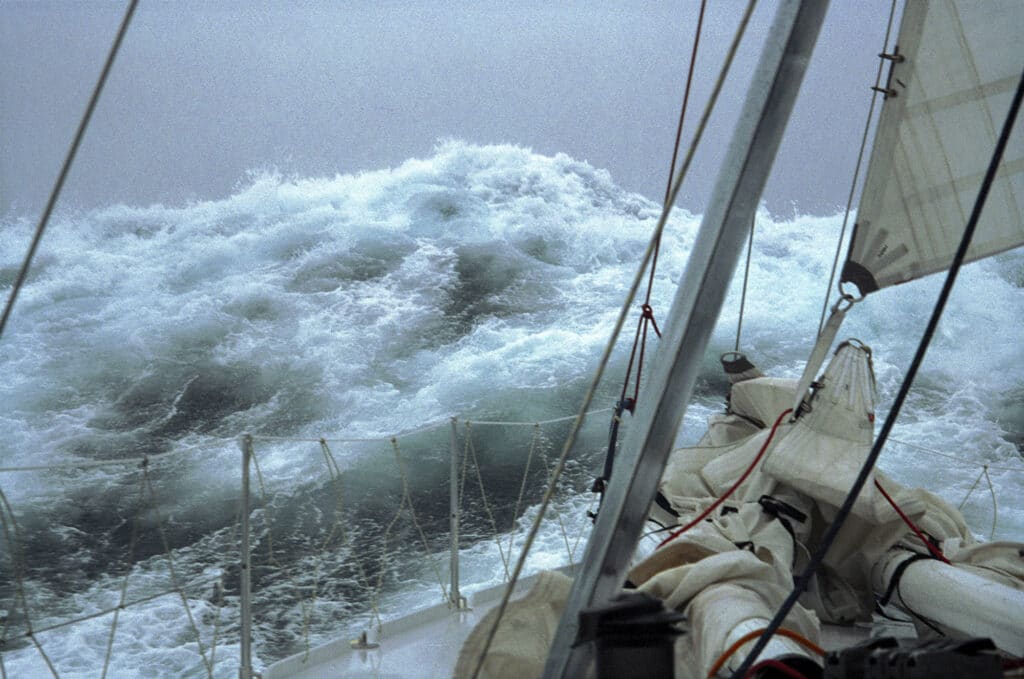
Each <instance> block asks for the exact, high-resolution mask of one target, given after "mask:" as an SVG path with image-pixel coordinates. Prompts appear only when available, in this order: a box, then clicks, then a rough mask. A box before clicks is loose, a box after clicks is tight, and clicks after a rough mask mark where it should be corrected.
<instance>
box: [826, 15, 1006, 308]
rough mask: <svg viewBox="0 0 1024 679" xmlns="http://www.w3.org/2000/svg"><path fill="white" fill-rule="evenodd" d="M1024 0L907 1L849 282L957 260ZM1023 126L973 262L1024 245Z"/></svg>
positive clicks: (996, 121)
mask: <svg viewBox="0 0 1024 679" xmlns="http://www.w3.org/2000/svg"><path fill="white" fill-rule="evenodd" d="M1021 35H1024V3H1021V2H1020V1H1019V0H992V1H991V2H984V3H979V2H972V1H970V0H935V1H934V2H926V1H924V0H908V2H907V8H906V12H905V13H904V16H903V22H902V25H901V28H900V35H899V40H898V43H897V48H896V50H895V52H896V54H895V55H894V56H893V57H891V58H892V60H893V65H892V72H891V74H890V77H889V80H888V83H887V85H886V88H885V90H886V91H887V92H888V94H887V99H886V102H885V106H884V108H883V111H882V116H881V118H880V120H879V123H878V132H877V135H876V140H875V146H874V150H873V151H872V156H871V160H870V163H869V166H868V173H867V177H866V179H865V183H864V192H863V195H862V197H861V202H860V206H859V208H858V210H857V225H856V227H855V231H854V235H853V239H852V242H851V244H850V251H849V255H848V257H847V261H846V264H845V266H844V269H843V275H842V280H843V281H845V282H850V283H853V284H854V285H856V286H857V287H858V288H859V289H860V292H861V294H867V293H869V292H872V291H874V290H877V289H880V288H884V287H887V286H891V285H896V284H898V283H903V282H906V281H909V280H912V279H914V278H919V277H921V276H924V275H927V274H930V273H933V272H936V271H941V270H944V269H945V268H947V267H948V266H949V263H950V262H951V261H952V259H953V254H954V253H955V252H956V249H957V246H958V244H959V242H960V238H961V235H962V233H963V229H964V224H966V223H967V219H968V216H969V214H970V210H971V207H972V205H973V204H974V200H975V198H976V197H977V194H978V189H979V186H980V184H981V180H982V177H983V176H984V174H985V169H986V167H987V166H988V163H989V160H990V157H991V154H992V149H993V148H994V147H995V142H996V138H997V137H998V135H999V129H1000V127H1001V126H1002V123H1003V120H1004V118H1005V117H1006V112H1007V109H1008V108H1009V104H1010V100H1011V98H1012V96H1013V91H1014V88H1015V85H1016V83H1017V80H1018V79H1019V77H1020V74H1021V70H1022V69H1024V51H1022V50H1021V49H1020V44H1019V41H1020V36H1021ZM1022 213H1024V132H1022V131H1021V130H1020V129H1018V130H1017V131H1016V132H1015V133H1014V134H1013V135H1012V136H1011V138H1010V143H1009V145H1008V147H1007V149H1006V151H1005V153H1004V156H1003V160H1002V163H1001V165H1000V168H999V171H998V173H997V175H996V179H995V183H994V184H993V186H992V190H991V193H990V194H989V198H988V201H987V203H986V205H985V211H984V212H983V213H982V217H981V221H980V223H979V225H978V231H977V233H976V234H975V237H974V239H973V241H972V245H971V248H970V250H969V251H968V254H967V261H973V260H977V259H981V258H983V257H987V256H990V255H993V254H996V253H999V252H1003V251H1005V250H1009V249H1011V248H1014V247H1017V246H1019V245H1021V244H1024V219H1022Z"/></svg>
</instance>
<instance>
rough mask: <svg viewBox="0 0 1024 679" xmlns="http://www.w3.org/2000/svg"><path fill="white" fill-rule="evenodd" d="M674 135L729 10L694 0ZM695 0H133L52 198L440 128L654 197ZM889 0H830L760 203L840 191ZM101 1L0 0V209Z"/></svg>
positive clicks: (80, 52)
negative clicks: (105, 78)
mask: <svg viewBox="0 0 1024 679" xmlns="http://www.w3.org/2000/svg"><path fill="white" fill-rule="evenodd" d="M709 4H711V5H712V7H711V8H710V9H709V11H708V14H707V16H706V18H705V31H704V35H703V38H702V43H701V52H700V54H699V55H698V63H697V81H696V85H695V89H694V92H693V94H692V95H691V96H692V98H691V109H690V113H689V116H688V121H689V124H688V125H687V134H686V136H685V137H684V140H685V139H686V138H688V136H689V133H691V132H692V130H693V128H694V126H695V123H696V120H697V119H698V117H699V113H700V110H701V108H702V107H703V105H704V103H705V101H706V99H707V96H708V93H709V92H710V89H711V85H712V82H713V79H714V76H715V74H716V73H717V70H718V67H719V65H720V64H721V62H722V59H723V56H724V53H725V49H726V47H727V45H728V43H729V41H730V39H731V36H732V33H733V31H734V30H735V27H736V25H737V23H738V20H739V17H740V15H741V13H742V10H743V6H744V3H741V2H737V1H733V0H712V2H710V3H709ZM775 6H776V3H774V2H768V1H765V2H762V3H760V6H759V7H758V9H757V11H756V13H755V16H754V19H753V21H752V25H751V28H750V31H749V34H748V38H747V40H746V43H745V45H744V48H743V51H742V53H741V54H740V56H739V59H738V62H737V63H736V65H735V66H734V74H733V76H731V77H730V81H729V85H728V86H727V89H726V91H725V93H724V95H723V99H722V101H721V104H720V113H721V114H722V115H721V116H719V117H718V119H717V121H716V123H715V124H714V126H713V128H712V129H711V130H710V133H709V135H708V136H707V137H706V142H705V143H704V145H703V147H702V148H703V152H702V153H701V154H700V156H698V159H697V162H696V164H695V170H694V172H693V174H692V177H691V181H690V182H689V183H688V184H687V185H686V187H685V188H684V196H683V198H682V199H681V202H682V204H683V205H685V206H687V207H690V208H691V209H695V210H699V209H701V208H702V207H703V201H704V199H705V196H706V194H707V193H708V191H709V190H710V186H711V184H712V183H713V180H714V176H715V174H716V173H717V162H716V161H717V160H718V159H719V158H720V157H721V154H722V152H723V151H724V148H725V145H726V144H727V141H728V135H729V133H730V132H731V129H732V125H733V122H734V120H735V115H736V113H737V109H738V107H739V103H740V101H741V100H742V96H743V91H744V89H745V87H746V84H747V82H748V81H749V77H750V76H749V74H750V72H751V70H752V67H753V63H754V60H755V58H756V55H757V53H758V51H759V49H760V43H761V41H762V40H763V38H764V35H765V31H766V30H767V27H768V25H769V23H770V21H771V18H772V16H773V15H774V11H775ZM698 8H699V2H698V1H697V0H677V1H676V2H643V3H626V2H609V1H607V0H598V1H596V2H578V1H570V2H562V3H547V2H535V1H533V0H526V1H521V2H488V3H456V2H447V1H445V2H413V1H411V0H410V1H409V2H397V1H394V2H387V1H385V2H348V3H340V2H338V3H320V4H313V3H301V4H299V3H297V4H294V5H292V4H282V3H277V4H260V5H255V6H253V5H251V4H249V3H218V4H215V5H213V6H211V5H208V4H202V3H184V4H182V3H173V4H172V3H154V2H143V3H142V5H141V6H140V8H139V10H138V12H137V14H136V16H135V20H134V22H133V24H132V27H131V29H130V31H129V33H128V36H127V38H126V41H125V44H124V46H123V48H122V52H121V55H120V57H119V60H118V62H117V64H116V65H115V69H114V72H113V73H112V75H111V80H110V82H109V84H108V88H107V91H106V92H105V94H104V97H103V99H102V101H101V103H100V106H99V108H98V110H97V112H96V115H95V117H94V120H93V125H92V127H91V128H90V130H89V133H88V135H87V137H86V140H85V142H84V144H83V146H82V149H81V152H80V154H79V157H78V161H77V163H76V165H75V168H74V170H73V173H72V176H71V178H70V179H69V182H68V185H67V188H66V190H65V194H64V199H63V201H62V206H63V207H66V208H91V207H97V206H102V205H108V204H111V203H115V202H125V203H130V204H148V203H152V202H164V203H168V204H180V203H182V202H185V201H188V200H195V199H208V198H219V197H223V196H226V195H228V194H230V193H231V191H232V190H233V187H235V186H236V185H237V184H238V182H239V181H244V178H245V176H246V172H247V171H249V170H261V169H270V168H276V169H278V170H280V171H282V172H283V173H285V174H296V175H299V176H316V175H333V174H335V173H336V172H341V173H346V172H356V171H359V170H368V169H378V168H382V167H388V166H394V165H396V164H398V163H401V162H402V161H403V160H405V159H407V158H410V157H414V156H420V157H422V156H425V155H428V154H429V153H430V152H431V149H432V148H433V147H434V145H435V143H436V142H437V141H438V140H440V139H444V138H449V137H455V138H460V139H465V140H467V141H470V142H476V143H491V142H512V143H516V144H521V145H523V146H528V147H531V148H533V149H534V150H535V151H537V152H540V153H544V154H554V153H556V152H560V151H561V152H565V153H568V154H569V155H571V156H573V157H575V158H578V159H582V160H587V161H589V162H590V163H592V164H593V165H595V166H597V167H602V168H606V169H608V170H609V171H610V172H611V173H612V176H613V178H614V179H615V181H617V182H618V183H619V184H620V185H621V186H623V187H625V188H627V189H630V190H634V191H639V192H641V193H643V194H645V195H647V196H648V197H650V198H652V199H656V200H658V199H660V198H661V195H662V194H663V192H664V185H665V179H666V172H667V166H668V161H669V158H670V157H671V143H672V140H673V136H674V133H675V124H676V120H677V116H678V110H679V104H680V102H681V100H682V92H683V86H684V80H685V74H686V68H687V64H688V60H689V52H690V45H691V41H692V38H693V31H694V27H695V25H696V20H697V12H698ZM888 10H889V3H888V2H885V1H884V0H863V1H861V0H858V1H856V2H854V1H852V0H845V1H844V0H834V1H833V3H832V8H831V9H830V13H829V15H828V17H827V19H826V25H825V27H824V29H823V31H822V35H821V37H820V39H819V42H818V46H817V48H816V53H815V57H816V58H815V61H814V62H813V63H812V66H811V68H810V70H809V72H808V75H807V79H806V80H805V84H804V89H803V92H802V94H801V98H800V100H799V102H798V104H797V110H796V114H795V117H794V119H793V120H792V122H791V123H790V127H789V129H788V131H787V136H786V139H785V141H784V145H783V149H782V153H781V156H780V158H779V160H778V161H777V163H776V168H778V169H777V171H776V173H775V176H774V177H773V179H772V180H771V182H770V183H769V187H768V189H767V191H766V196H765V197H766V199H767V200H768V203H769V207H770V208H771V209H772V210H773V211H776V212H782V213H784V214H785V213H788V212H789V211H790V210H791V209H792V206H793V205H794V204H795V205H797V206H799V209H801V210H802V211H808V212H825V211H830V210H831V209H833V208H835V207H836V206H841V205H843V204H845V201H846V193H847V191H848V190H849V177H850V174H851V172H852V168H853V164H854V161H855V154H856V151H857V146H858V144H859V142H860V134H861V128H862V126H863V122H864V118H865V116H866V113H867V107H868V103H869V100H870V91H869V89H868V87H869V85H871V84H872V82H873V79H874V73H875V69H876V68H877V57H876V54H877V53H878V52H879V51H880V50H881V46H882V37H883V35H884V31H885V21H886V18H887V15H888ZM122 12H123V5H122V4H121V3H117V4H111V3H89V4H85V3H77V2H70V1H66V2H27V3H23V2H10V1H7V2H2V3H0V150H2V155H0V215H8V216H11V215H30V216H34V215H35V214H36V213H37V212H38V210H39V209H40V207H41V205H42V203H43V202H44V200H45V197H46V193H47V191H48V190H49V188H50V186H51V185H52V183H53V181H54V178H55V177H56V174H57V171H58V169H59V166H60V162H61V159H62V157H63V154H64V153H65V152H66V149H67V145H68V144H69V142H70V140H71V137H72V134H73V132H74V128H75V125H76V124H77V120H78V117H79V116H80V115H81V112H82V110H83V109H84V106H85V103H86V101H87V98H88V94H89V91H90V89H91V87H92V86H93V84H94V82H95V80H96V77H97V75H98V73H99V70H100V68H101V66H102V62H103V59H104V57H105V55H106V52H107V50H108V49H109V45H110V42H111V40H112V38H113V35H114V32H115V30H116V27H117V25H118V22H119V20H120V17H121V14H122Z"/></svg>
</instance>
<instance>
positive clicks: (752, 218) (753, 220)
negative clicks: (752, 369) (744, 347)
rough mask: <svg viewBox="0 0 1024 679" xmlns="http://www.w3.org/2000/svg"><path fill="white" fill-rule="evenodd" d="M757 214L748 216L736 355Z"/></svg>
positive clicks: (745, 299)
mask: <svg viewBox="0 0 1024 679" xmlns="http://www.w3.org/2000/svg"><path fill="white" fill-rule="evenodd" d="M756 224H757V214H756V213H755V214H753V215H751V216H750V236H749V237H748V238H747V264H746V266H744V267H743V293H742V294H741V295H740V318H739V320H738V321H736V348H735V349H733V351H735V352H736V353H739V351H740V332H741V331H742V330H743V309H744V307H746V305H747V282H748V281H749V280H750V255H751V253H753V251H754V226H755V225H756Z"/></svg>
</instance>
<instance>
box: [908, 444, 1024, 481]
mask: <svg viewBox="0 0 1024 679" xmlns="http://www.w3.org/2000/svg"><path fill="white" fill-rule="evenodd" d="M889 440H890V441H895V442H896V443H899V444H902V445H904V446H907V447H908V448H914V449H915V450H920V451H921V452H924V453H931V454H932V455H938V456H939V457H945V458H949V459H950V460H956V461H957V462H963V463H966V464H970V465H978V466H979V467H987V468H989V469H1002V470H1005V471H1011V472H1022V473H1024V467H1014V466H1012V465H998V464H988V463H987V462H979V461H978V460H971V459H969V458H966V457H957V456H956V455H950V454H949V453H943V452H940V451H938V450H935V449H934V448H926V447H925V446H921V445H918V444H916V443H910V442H909V441H901V440H900V439H898V438H895V437H893V436H890V437H889Z"/></svg>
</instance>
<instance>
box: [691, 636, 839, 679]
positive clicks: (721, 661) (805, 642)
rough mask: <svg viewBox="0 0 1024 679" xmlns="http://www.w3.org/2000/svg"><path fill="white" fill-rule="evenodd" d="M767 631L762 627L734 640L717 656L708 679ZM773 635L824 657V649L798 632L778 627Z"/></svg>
mask: <svg viewBox="0 0 1024 679" xmlns="http://www.w3.org/2000/svg"><path fill="white" fill-rule="evenodd" d="M767 629H768V628H767V627H762V628H761V629H756V630H754V631H753V632H749V633H747V634H744V635H743V636H742V637H740V638H739V639H737V640H736V643H734V644H733V645H732V646H730V647H729V648H727V649H725V652H724V653H722V655H720V656H718V660H716V661H715V664H714V665H712V666H711V670H710V671H709V672H708V679H712V677H714V676H715V675H716V674H717V673H718V670H720V669H722V666H723V665H725V663H726V661H727V660H729V658H731V657H732V655H733V653H735V652H736V651H737V650H739V648H740V646H742V645H743V644H745V643H747V642H748V641H751V640H753V639H756V638H757V637H759V636H761V635H762V634H764V633H765V631H766V630H767ZM775 633H776V634H778V635H781V636H784V637H786V638H788V639H792V640H793V641H795V642H797V643H798V644H800V645H801V646H803V647H804V648H806V649H808V650H811V651H814V652H815V653H817V654H818V655H821V656H824V655H825V649H823V648H822V647H821V646H819V645H818V644H816V643H814V642H813V641H811V640H810V639H808V638H807V637H805V636H803V635H802V634H800V633H799V632H794V631H793V630H791V629H786V628H785V627H780V628H779V629H778V630H777V631H776V632H775Z"/></svg>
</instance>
